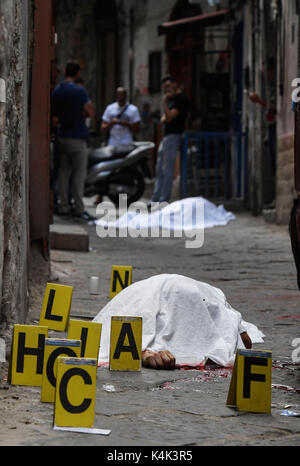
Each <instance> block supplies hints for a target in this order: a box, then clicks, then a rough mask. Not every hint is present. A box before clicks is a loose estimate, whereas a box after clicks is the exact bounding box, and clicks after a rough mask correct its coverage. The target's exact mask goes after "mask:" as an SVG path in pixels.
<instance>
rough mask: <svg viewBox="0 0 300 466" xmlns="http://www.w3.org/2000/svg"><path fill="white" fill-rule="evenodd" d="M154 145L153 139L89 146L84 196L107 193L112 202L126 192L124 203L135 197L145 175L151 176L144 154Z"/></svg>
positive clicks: (143, 188) (143, 186) (100, 195)
mask: <svg viewBox="0 0 300 466" xmlns="http://www.w3.org/2000/svg"><path fill="white" fill-rule="evenodd" d="M154 146H155V145H154V143H153V142H136V141H134V142H132V143H130V144H119V145H116V146H105V147H99V148H97V149H91V151H90V152H89V156H88V169H87V176H86V181H85V192H84V195H85V197H92V196H95V195H98V196H99V198H100V199H101V198H102V196H108V197H109V199H110V200H111V201H112V202H113V203H114V204H115V205H116V206H118V205H119V195H120V194H127V202H128V205H129V204H131V203H132V202H136V201H138V200H139V199H140V198H141V197H142V195H143V194H144V191H145V177H148V178H152V175H151V172H150V169H149V167H148V156H149V151H150V150H151V149H153V148H154ZM99 202H100V201H99Z"/></svg>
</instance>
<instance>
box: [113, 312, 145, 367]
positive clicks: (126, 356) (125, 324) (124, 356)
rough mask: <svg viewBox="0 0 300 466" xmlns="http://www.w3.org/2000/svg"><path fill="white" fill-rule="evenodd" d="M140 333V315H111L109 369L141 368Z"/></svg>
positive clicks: (141, 328) (141, 330) (141, 327)
mask: <svg viewBox="0 0 300 466" xmlns="http://www.w3.org/2000/svg"><path fill="white" fill-rule="evenodd" d="M142 335H143V319H142V317H121V316H113V317H112V318H111V331H110V357H109V368H110V370H112V371H140V370H141V360H142Z"/></svg>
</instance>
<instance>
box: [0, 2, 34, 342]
mask: <svg viewBox="0 0 300 466" xmlns="http://www.w3.org/2000/svg"><path fill="white" fill-rule="evenodd" d="M30 5H31V4H30V3H29V0H1V2H0V78H1V79H2V87H4V85H5V92H4V91H2V99H0V100H2V102H0V337H3V338H5V337H7V335H8V334H9V332H10V330H11V327H12V325H13V324H14V323H16V322H18V323H21V322H24V320H25V317H26V313H27V254H28V213H27V210H28V202H27V192H28V191H27V174H28V168H27V161H28V144H27V131H28V117H27V114H28V106H27V100H28V87H27V85H28V84H27V83H28V63H27V56H28V53H27V52H28V50H27V47H28V18H29V14H30ZM4 83H5V84H4Z"/></svg>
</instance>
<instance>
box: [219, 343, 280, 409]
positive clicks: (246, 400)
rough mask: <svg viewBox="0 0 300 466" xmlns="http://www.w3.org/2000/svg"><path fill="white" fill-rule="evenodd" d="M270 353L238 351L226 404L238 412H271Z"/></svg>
mask: <svg viewBox="0 0 300 466" xmlns="http://www.w3.org/2000/svg"><path fill="white" fill-rule="evenodd" d="M271 379H272V353H271V352H270V351H257V350H246V349H238V350H237V354H236V358H235V363H234V367H233V372H232V377H231V382H230V387H229V392H228V397H227V402H226V404H227V405H228V406H236V408H237V409H238V410H239V411H248V412H254V413H267V414H269V413H270V412H271Z"/></svg>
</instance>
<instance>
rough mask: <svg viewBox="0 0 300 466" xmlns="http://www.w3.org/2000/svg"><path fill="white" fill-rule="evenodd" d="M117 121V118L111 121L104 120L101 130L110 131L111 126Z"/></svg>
mask: <svg viewBox="0 0 300 466" xmlns="http://www.w3.org/2000/svg"><path fill="white" fill-rule="evenodd" d="M116 123H117V120H116V119H115V118H114V119H113V120H111V121H106V120H102V123H101V131H103V133H107V132H108V131H110V129H111V127H112V126H114V125H115V124H116Z"/></svg>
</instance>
